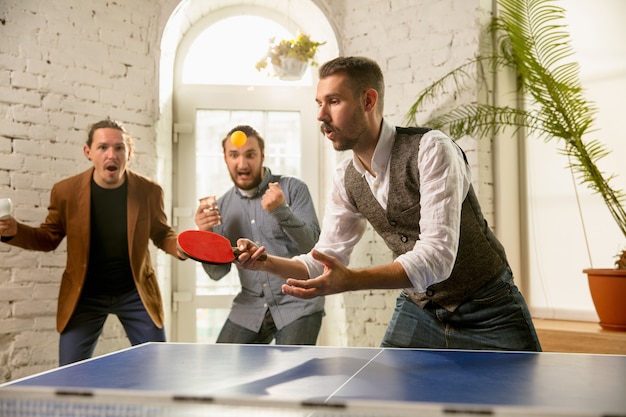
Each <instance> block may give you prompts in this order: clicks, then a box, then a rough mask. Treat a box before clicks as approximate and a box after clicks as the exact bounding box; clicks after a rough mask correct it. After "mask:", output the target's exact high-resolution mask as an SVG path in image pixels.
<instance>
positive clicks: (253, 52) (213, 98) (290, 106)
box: [172, 7, 322, 342]
mask: <svg viewBox="0 0 626 417" xmlns="http://www.w3.org/2000/svg"><path fill="white" fill-rule="evenodd" d="M279 20H280V19H276V20H275V19H271V18H268V17H267V16H266V15H264V14H263V13H259V14H258V15H255V14H251V13H250V11H249V9H246V8H241V7H238V8H237V7H233V8H230V9H229V10H228V11H227V12H224V11H219V12H216V13H214V14H208V15H206V16H204V17H203V18H201V19H199V20H198V21H197V22H196V23H194V25H192V26H191V27H190V28H189V30H188V31H187V33H186V34H185V36H184V37H183V38H182V39H181V41H180V43H179V45H178V49H177V52H176V64H175V70H174V74H173V78H174V86H173V87H174V88H173V90H174V91H173V119H174V120H173V122H174V145H173V154H174V160H173V168H174V183H173V188H174V192H173V194H174V196H175V201H174V206H175V207H174V213H175V216H176V223H177V228H178V230H185V229H195V228H196V226H195V224H194V219H193V217H194V213H195V210H196V208H197V205H198V199H199V198H201V197H204V196H206V195H217V196H220V195H222V194H223V193H224V192H226V191H227V190H228V189H229V188H230V187H232V186H233V183H232V180H231V178H230V175H229V173H228V170H227V168H226V165H225V163H224V160H223V153H222V146H221V141H222V139H223V138H224V136H225V135H226V133H227V132H228V131H229V130H230V129H231V128H233V127H235V126H236V125H238V124H248V125H250V126H252V127H254V128H255V129H256V130H258V131H259V133H260V134H261V135H262V136H263V137H264V138H265V140H266V148H265V166H267V167H269V168H270V169H271V170H272V172H273V173H277V174H284V175H292V176H296V177H299V178H302V179H303V180H304V181H305V182H306V183H307V184H308V185H309V189H310V191H311V194H312V196H313V199H314V204H315V205H316V207H318V214H319V201H318V200H319V187H318V185H319V182H320V181H319V169H318V160H319V157H318V153H319V143H320V142H322V139H321V134H320V133H319V128H318V125H317V121H316V117H315V116H316V111H317V106H316V104H315V100H314V98H315V92H314V87H313V86H314V84H315V83H314V81H315V79H316V78H315V77H316V73H315V71H312V70H311V68H309V69H307V72H306V73H305V74H304V76H303V77H302V79H301V80H299V81H283V80H280V79H279V78H277V77H273V76H272V74H271V73H268V72H266V71H262V72H259V71H257V70H256V68H255V64H256V62H257V61H259V60H260V59H262V58H263V57H264V56H265V55H266V53H267V51H268V48H269V45H270V39H271V38H273V37H276V38H277V39H291V38H294V37H295V36H296V35H297V31H296V30H294V31H290V30H288V29H287V28H286V27H285V26H283V24H281V23H280V22H279ZM303 155H306V158H304V157H303ZM172 286H173V292H174V294H173V303H174V305H173V309H174V311H175V314H174V315H173V320H172V327H173V328H174V332H173V335H172V336H173V339H174V340H177V341H200V342H212V341H214V340H215V338H216V337H217V333H218V332H219V330H220V328H221V327H222V325H223V323H224V321H225V319H226V316H227V314H228V312H229V311H230V307H231V304H232V298H233V297H234V295H235V294H237V293H238V292H239V291H240V288H241V285H240V283H239V279H238V275H237V271H236V268H232V269H231V272H230V273H229V275H228V276H226V277H224V278H222V279H221V280H219V281H217V282H216V281H213V280H211V279H210V277H209V276H208V275H207V274H206V273H205V272H204V270H203V269H202V267H201V265H200V264H199V263H192V262H181V263H178V264H177V265H175V268H174V277H173V285H172Z"/></svg>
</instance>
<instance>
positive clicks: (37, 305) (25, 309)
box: [13, 300, 56, 318]
mask: <svg viewBox="0 0 626 417" xmlns="http://www.w3.org/2000/svg"><path fill="white" fill-rule="evenodd" d="M55 312H56V301H49V300H48V301H45V300H34V301H15V302H14V303H13V315H14V317H16V318H30V317H36V316H41V315H46V314H54V313H55Z"/></svg>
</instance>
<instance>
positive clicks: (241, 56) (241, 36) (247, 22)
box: [181, 16, 311, 86]
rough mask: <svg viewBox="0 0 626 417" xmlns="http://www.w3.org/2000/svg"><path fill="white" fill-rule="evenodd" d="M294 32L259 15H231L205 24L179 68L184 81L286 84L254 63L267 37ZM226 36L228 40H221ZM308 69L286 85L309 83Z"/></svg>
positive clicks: (265, 46) (264, 48) (285, 36)
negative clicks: (299, 78)
mask: <svg viewBox="0 0 626 417" xmlns="http://www.w3.org/2000/svg"><path fill="white" fill-rule="evenodd" d="M293 36H294V34H293V33H290V32H289V31H288V30H287V29H285V28H284V27H283V26H281V25H280V24H278V23H276V22H275V21H273V20H271V19H267V18H264V17H261V16H233V17H228V18H226V19H222V20H219V21H217V22H215V23H214V24H212V25H211V26H209V27H208V28H206V29H205V30H204V31H203V32H202V33H201V34H200V35H199V36H198V37H197V38H196V39H195V40H194V41H193V43H192V44H191V46H190V48H189V51H188V52H187V54H186V56H185V60H184V64H183V69H182V79H181V82H182V83H183V84H217V85H285V81H282V80H280V79H279V78H277V77H273V76H271V73H270V72H268V71H265V70H263V71H257V70H256V69H255V64H256V62H257V61H259V60H260V59H261V58H262V57H263V56H265V54H266V53H267V49H268V47H269V44H270V39H272V38H274V37H276V39H291V38H292V37H293ZM225 39H227V41H224V40H225ZM310 71H311V69H310V68H308V69H307V73H305V74H304V76H303V77H302V79H301V80H297V81H289V82H288V83H289V85H291V86H295V85H309V86H310V85H311V74H310Z"/></svg>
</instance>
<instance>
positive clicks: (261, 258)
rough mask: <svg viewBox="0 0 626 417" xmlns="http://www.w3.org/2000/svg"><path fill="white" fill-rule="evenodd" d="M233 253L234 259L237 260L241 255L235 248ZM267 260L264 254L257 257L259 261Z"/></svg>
mask: <svg viewBox="0 0 626 417" xmlns="http://www.w3.org/2000/svg"><path fill="white" fill-rule="evenodd" d="M233 253H234V254H235V258H238V257H239V255H241V251H240V250H239V248H235V247H233ZM266 259H267V254H266V253H264V254H262V255H261V256H259V259H258V260H259V261H265V260H266Z"/></svg>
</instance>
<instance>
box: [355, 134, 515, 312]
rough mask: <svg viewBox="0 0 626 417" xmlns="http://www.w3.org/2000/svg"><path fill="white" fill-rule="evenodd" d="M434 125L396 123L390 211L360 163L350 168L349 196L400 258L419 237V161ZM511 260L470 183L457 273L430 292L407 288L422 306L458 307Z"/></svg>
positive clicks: (451, 309) (429, 288)
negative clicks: (422, 144)
mask: <svg viewBox="0 0 626 417" xmlns="http://www.w3.org/2000/svg"><path fill="white" fill-rule="evenodd" d="M428 130H429V129H425V128H399V127H398V128H396V139H395V142H394V145H393V148H392V151H391V162H390V167H389V169H390V172H389V175H390V181H389V194H388V200H387V211H386V212H385V210H383V208H382V207H381V206H380V204H379V203H378V201H376V199H375V198H374V196H373V194H372V192H371V190H370V188H369V186H368V184H367V182H366V180H365V178H363V176H362V175H361V174H359V173H358V171H357V170H356V169H355V168H354V165H353V164H352V163H350V164H349V165H348V167H347V169H346V173H345V177H344V184H345V188H346V192H347V194H348V197H349V198H350V200H351V202H352V204H354V206H355V207H356V208H357V211H359V212H360V213H361V214H363V216H365V218H366V219H367V220H368V221H369V223H370V224H371V225H372V227H373V228H374V230H376V232H377V233H378V234H379V235H380V236H381V237H382V238H383V240H384V241H385V243H386V244H387V246H388V247H389V249H391V250H392V251H393V255H394V257H397V256H399V255H401V254H403V253H406V252H408V251H410V250H412V249H413V246H414V245H415V242H416V241H417V239H419V233H420V228H419V221H420V187H419V171H418V169H417V163H416V161H417V155H418V152H419V144H420V140H421V138H422V136H423V134H424V133H426V132H427V131H428ZM464 157H465V154H464ZM466 163H467V160H466ZM506 265H507V261H506V254H505V251H504V247H503V246H502V244H501V243H500V242H499V241H498V239H497V238H496V237H495V235H494V234H493V232H492V231H491V229H489V227H488V225H487V221H486V220H485V219H484V217H483V215H482V212H481V210H480V205H479V203H478V199H477V198H476V194H475V193H474V189H473V187H471V185H470V189H469V191H468V193H467V196H466V197H465V200H464V201H463V206H462V209H461V233H460V242H459V248H458V252H457V256H456V261H455V263H454V268H453V269H452V273H451V274H450V276H449V277H447V279H446V280H444V281H442V282H439V283H437V284H433V285H431V286H429V287H428V289H427V291H426V292H424V293H417V292H411V291H408V290H405V293H406V294H407V295H408V296H409V297H410V298H411V299H412V300H413V301H414V302H416V303H417V304H418V305H419V306H420V307H422V308H423V307H425V306H426V304H428V302H429V301H432V302H434V303H436V304H438V305H440V306H442V307H444V308H446V309H447V310H449V311H454V310H455V309H456V308H457V307H458V306H459V305H460V304H461V303H462V302H463V301H464V300H465V299H466V298H467V297H469V296H470V295H471V294H472V293H473V292H474V291H476V290H477V289H478V288H479V287H480V286H482V285H483V284H485V283H487V282H488V281H490V280H492V279H494V278H495V277H496V276H497V275H498V273H499V272H500V271H501V270H502V269H503V268H504V267H505V266H506Z"/></svg>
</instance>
